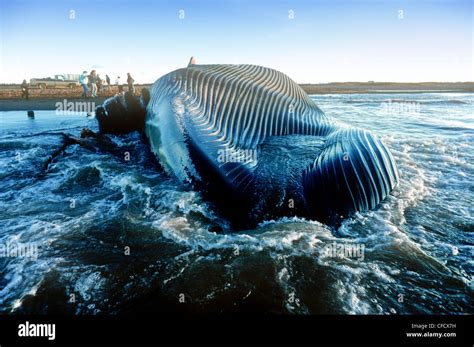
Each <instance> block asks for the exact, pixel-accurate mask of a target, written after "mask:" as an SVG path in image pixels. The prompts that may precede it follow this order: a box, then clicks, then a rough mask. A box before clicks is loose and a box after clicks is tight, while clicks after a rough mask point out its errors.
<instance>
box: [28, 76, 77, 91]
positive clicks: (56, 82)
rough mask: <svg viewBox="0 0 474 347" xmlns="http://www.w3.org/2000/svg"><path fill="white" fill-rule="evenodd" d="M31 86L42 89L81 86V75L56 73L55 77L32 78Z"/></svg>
mask: <svg viewBox="0 0 474 347" xmlns="http://www.w3.org/2000/svg"><path fill="white" fill-rule="evenodd" d="M30 86H32V87H39V88H40V89H46V88H56V87H67V88H71V89H72V88H76V87H78V86H79V75H55V76H54V78H51V77H47V78H32V79H30Z"/></svg>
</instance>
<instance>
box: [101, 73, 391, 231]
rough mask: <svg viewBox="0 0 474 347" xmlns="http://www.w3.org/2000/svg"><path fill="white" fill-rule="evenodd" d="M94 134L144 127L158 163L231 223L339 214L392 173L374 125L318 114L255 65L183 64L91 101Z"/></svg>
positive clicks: (364, 200) (371, 204)
mask: <svg viewBox="0 0 474 347" xmlns="http://www.w3.org/2000/svg"><path fill="white" fill-rule="evenodd" d="M96 117H97V119H98V121H99V126H100V130H101V132H103V133H116V134H117V133H125V132H129V131H133V130H143V131H144V134H145V135H146V137H147V138H148V140H149V143H150V147H151V150H152V152H153V153H154V154H155V155H156V157H157V158H158V160H159V162H160V164H161V166H162V167H163V168H164V169H165V171H166V172H168V173H169V174H171V175H173V176H175V177H176V178H178V179H179V180H180V181H181V182H183V183H184V184H186V185H188V186H190V187H192V188H193V189H199V190H201V191H203V192H204V193H205V194H206V196H209V197H210V199H211V201H213V202H214V203H215V205H216V206H217V207H218V208H219V209H220V210H221V211H222V213H223V214H224V215H226V216H227V217H229V218H230V219H231V220H232V221H233V222H234V224H236V225H237V226H239V227H246V226H249V225H251V224H255V223H257V222H259V221H262V220H266V219H269V218H276V217H280V216H303V217H307V218H313V219H317V220H320V221H323V222H329V223H338V221H340V219H341V218H343V217H345V216H348V215H351V214H352V213H354V212H357V211H365V210H369V209H373V208H375V207H376V206H377V205H378V204H379V203H380V202H381V201H382V200H383V199H385V198H386V197H387V196H388V194H389V193H390V192H391V191H392V190H393V189H394V187H395V186H396V184H397V182H398V172H397V168H396V165H395V161H394V159H393V157H392V155H391V154H390V151H389V150H388V148H387V147H386V146H385V145H384V144H383V143H382V141H381V140H380V139H379V138H378V137H377V136H375V135H374V134H373V133H371V132H370V131H367V130H363V129H358V128H354V127H351V126H349V125H347V124H343V123H342V122H339V121H337V120H336V119H333V118H330V117H328V116H327V115H325V114H324V113H323V112H322V111H321V110H320V109H319V108H318V106H317V105H316V104H315V103H314V102H313V101H312V100H311V99H310V98H309V97H308V95H307V94H306V93H305V92H304V91H303V89H302V88H301V87H300V86H298V84H296V83H295V82H293V81H292V80H291V79H290V78H289V77H287V76H286V75H284V74H283V73H281V72H278V71H276V70H273V69H269V68H265V67H261V66H255V65H190V66H188V67H187V68H183V69H179V70H176V71H173V72H170V73H168V74H167V75H164V76H163V77H161V78H160V79H158V80H157V81H156V82H155V83H154V85H153V87H152V88H151V90H150V92H149V93H148V91H145V92H144V93H142V97H141V98H136V97H134V96H132V95H131V94H129V93H125V95H123V94H121V95H117V96H115V97H113V98H111V99H108V100H107V101H106V102H104V104H103V105H101V106H99V107H98V108H97V109H96Z"/></svg>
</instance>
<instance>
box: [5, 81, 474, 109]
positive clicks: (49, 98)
mask: <svg viewBox="0 0 474 347" xmlns="http://www.w3.org/2000/svg"><path fill="white" fill-rule="evenodd" d="M300 86H301V87H302V88H303V90H304V91H305V92H306V93H307V94H308V95H325V94H413V93H474V82H458V83H444V82H423V83H395V82H337V83H325V84H300ZM150 87H151V85H148V84H145V85H137V86H136V94H137V95H139V94H140V91H141V89H142V88H147V89H149V88H150ZM115 89H116V88H115V87H112V88H111V89H110V90H107V91H105V92H103V93H102V95H100V96H99V97H97V98H93V99H92V98H86V99H83V98H81V97H80V95H81V89H65V88H47V89H45V90H44V89H43V90H40V89H37V88H31V89H30V99H29V100H24V99H22V98H21V90H20V86H19V85H0V111H29V110H33V111H51V110H56V104H57V103H58V102H60V103H67V102H73V103H74V104H79V103H84V102H87V105H88V106H89V108H90V107H91V105H92V106H93V107H92V108H95V106H98V105H100V104H102V103H103V102H104V100H106V99H107V98H109V97H111V96H113V95H115V93H116V92H117V91H116V90H115ZM124 89H125V90H126V87H125V88H124Z"/></svg>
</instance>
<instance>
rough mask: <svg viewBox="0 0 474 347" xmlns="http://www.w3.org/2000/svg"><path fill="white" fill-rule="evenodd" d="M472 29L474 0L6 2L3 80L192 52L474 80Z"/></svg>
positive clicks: (284, 67) (354, 76)
mask: <svg viewBox="0 0 474 347" xmlns="http://www.w3.org/2000/svg"><path fill="white" fill-rule="evenodd" d="M473 30H474V23H473V1H472V0H407V1H397V0H394V1H382V0H352V1H350V0H322V1H317V0H286V1H282V0H273V1H270V0H168V1H165V0H155V1H151V0H95V1H92V0H82V1H80V0H63V1H59V0H41V1H35V0H0V43H1V46H0V83H12V82H21V81H22V80H23V79H24V78H25V79H30V78H32V77H47V76H53V75H55V74H62V73H81V72H82V71H83V70H88V71H90V70H91V69H92V68H96V69H97V70H98V72H99V73H100V74H101V75H102V76H105V73H108V74H109V76H110V77H111V78H112V80H114V79H115V77H116V76H117V75H120V76H121V77H122V79H125V77H126V73H127V72H131V73H132V76H134V78H135V80H136V81H137V82H153V81H155V80H156V79H157V78H158V77H160V76H161V75H163V74H165V73H167V72H169V71H172V70H174V69H177V68H180V67H183V66H185V65H187V63H188V61H189V58H190V56H191V55H194V56H195V57H196V59H197V63H198V64H212V63H249V64H258V65H264V66H268V67H272V68H275V69H278V70H280V71H282V72H284V73H286V74H288V75H289V76H290V77H292V78H293V79H294V80H296V81H297V82H299V83H310V82H312V83H321V82H332V81H337V82H343V81H369V80H373V81H398V82H419V81H474V63H473V60H474V59H473V58H474V44H473Z"/></svg>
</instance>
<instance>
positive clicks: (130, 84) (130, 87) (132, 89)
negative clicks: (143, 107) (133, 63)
mask: <svg viewBox="0 0 474 347" xmlns="http://www.w3.org/2000/svg"><path fill="white" fill-rule="evenodd" d="M133 82H135V80H134V79H133V78H132V76H130V72H127V84H128V91H129V92H130V93H132V95H135V86H134V85H133Z"/></svg>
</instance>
